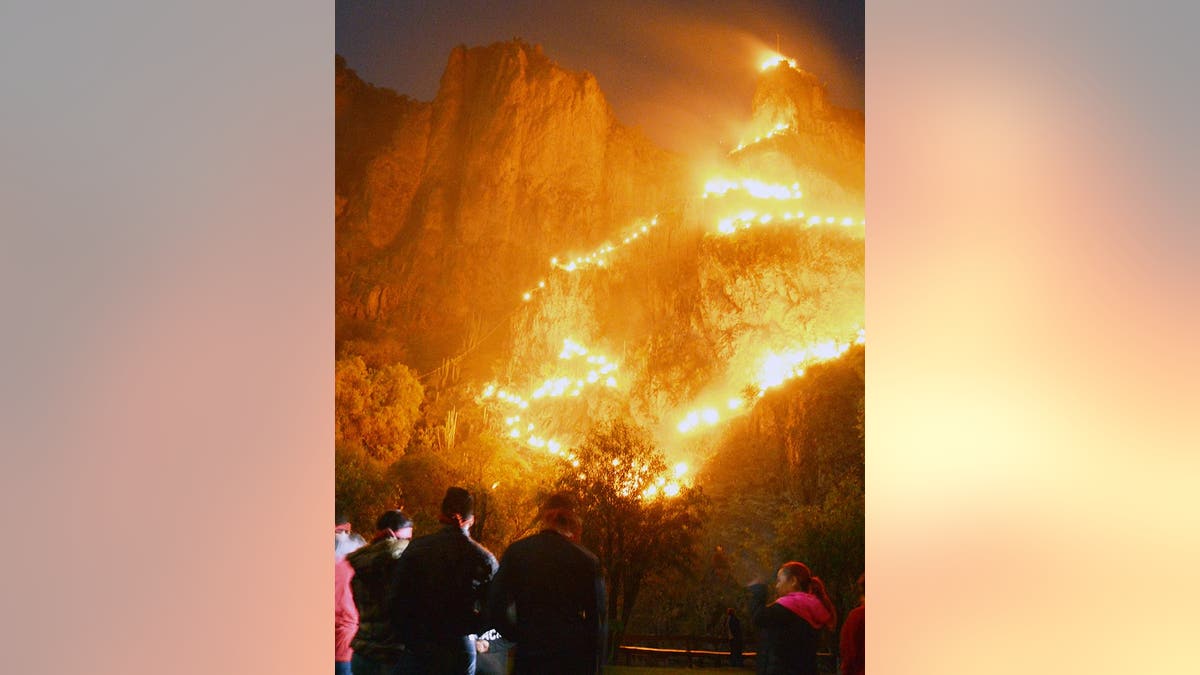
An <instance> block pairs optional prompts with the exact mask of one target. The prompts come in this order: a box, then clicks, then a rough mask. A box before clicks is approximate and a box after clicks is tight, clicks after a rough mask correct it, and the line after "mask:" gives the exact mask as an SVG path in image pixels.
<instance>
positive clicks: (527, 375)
mask: <svg viewBox="0 0 1200 675" xmlns="http://www.w3.org/2000/svg"><path fill="white" fill-rule="evenodd" d="M336 100H337V105H338V110H337V115H338V118H337V146H338V154H337V162H338V164H337V185H336V187H337V191H338V199H337V204H338V212H337V221H336V223H337V330H338V349H339V353H343V354H359V355H362V356H363V357H364V358H365V359H366V360H367V361H368V363H372V362H374V363H375V364H383V363H391V362H396V361H402V362H404V363H406V364H408V365H410V366H413V367H415V368H417V369H418V370H419V371H421V372H427V371H429V370H431V369H433V368H435V367H438V366H440V365H443V364H444V360H445V359H447V358H449V357H453V356H457V355H461V354H468V355H469V358H467V359H465V360H457V361H455V364H454V367H456V368H457V367H463V368H466V369H467V371H468V373H467V374H469V375H470V379H472V380H474V381H476V382H480V381H483V380H486V379H491V378H493V377H495V376H496V371H495V370H494V369H495V368H497V367H500V368H503V369H504V370H505V372H504V373H503V374H502V378H501V379H505V378H511V379H512V380H514V381H515V380H522V379H530V380H532V379H536V378H545V377H550V376H551V371H552V368H550V369H549V370H547V368H549V364H548V363H546V359H547V358H549V359H551V360H553V358H554V355H555V354H556V353H557V351H558V349H560V348H561V345H562V340H563V339H564V338H568V337H569V338H571V339H574V340H585V341H588V342H589V344H590V345H591V346H593V347H594V348H598V349H603V350H605V353H609V354H613V355H615V356H616V357H617V358H619V359H620V360H621V361H622V364H623V365H622V373H623V379H622V382H623V383H624V384H622V387H628V389H626V390H624V391H625V392H626V393H627V395H628V404H629V405H630V407H631V409H632V411H633V412H634V413H635V414H636V415H637V416H638V417H639V418H640V420H641V421H642V423H645V424H648V425H655V424H658V423H660V422H664V421H665V420H667V419H668V418H670V417H671V416H673V415H675V414H677V412H678V410H679V407H680V406H685V405H687V404H688V403H689V402H690V401H693V400H695V399H696V397H698V396H702V395H704V394H705V392H708V393H709V394H711V393H712V392H713V391H714V390H715V389H719V390H720V391H721V392H722V395H724V394H726V393H729V392H734V393H736V392H738V391H740V390H741V389H742V388H743V387H745V386H748V385H749V383H750V381H751V379H752V378H753V377H754V374H755V373H756V372H757V371H758V370H759V369H760V368H761V366H762V360H763V358H764V357H765V356H766V355H767V353H768V351H773V352H784V351H788V350H794V349H797V348H800V347H803V346H805V345H813V344H816V343H819V342H822V341H827V340H837V341H839V342H844V341H845V340H847V339H853V336H854V334H855V331H856V330H857V328H858V327H861V326H862V323H863V302H862V297H863V276H862V275H863V239H862V231H863V228H862V227H861V223H860V220H861V218H862V214H863V149H864V144H863V125H862V114H861V113H857V112H854V111H846V110H842V109H839V108H837V107H836V106H833V105H831V104H830V103H829V101H828V98H827V96H826V92H825V88H824V86H823V85H822V84H821V83H820V81H819V80H818V79H817V77H816V76H814V75H813V74H811V73H807V72H805V71H803V70H801V69H799V68H797V67H795V66H794V65H793V64H790V63H788V62H783V63H781V64H780V65H778V66H777V67H774V68H769V69H767V70H765V71H764V72H762V73H761V74H760V76H759V81H758V84H757V90H756V93H755V96H754V99H753V116H752V120H751V121H750V126H751V128H752V130H753V132H754V133H755V134H757V135H758V136H759V137H758V138H756V139H754V140H747V142H745V143H744V145H743V147H739V148H738V149H737V150H735V151H734V152H732V153H730V154H729V156H728V157H727V158H726V160H725V163H724V166H722V167H718V168H717V171H718V172H719V173H720V175H721V176H723V178H725V179H727V180H728V181H732V183H731V184H733V183H737V184H739V185H741V183H739V181H744V180H746V179H753V180H755V181H759V182H760V183H764V182H765V183H770V184H782V185H785V186H792V185H798V186H802V190H803V193H804V194H803V198H802V199H793V200H791V201H788V200H784V201H779V200H775V199H763V198H761V197H759V196H755V195H753V194H750V193H749V191H748V190H743V189H741V188H737V189H734V190H731V191H729V192H728V193H727V194H724V195H719V196H717V195H714V196H713V198H712V199H707V198H703V199H702V198H701V193H702V192H704V186H703V184H702V183H701V184H698V183H697V182H696V181H697V178H698V177H697V175H696V174H694V173H692V172H691V171H689V166H688V165H687V164H686V161H685V159H684V158H682V157H679V156H676V155H673V154H671V153H669V152H666V151H664V150H661V149H659V148H656V147H655V146H654V145H653V144H652V143H651V142H650V141H648V140H647V139H646V138H645V137H644V136H642V135H641V133H639V132H638V131H637V130H634V129H630V128H628V127H625V126H623V125H621V124H620V123H619V122H618V121H617V120H616V119H615V118H614V116H613V113H612V110H611V109H610V108H609V106H608V104H607V102H606V101H605V98H604V95H603V93H602V92H601V91H600V89H599V86H598V84H597V82H596V80H595V78H594V77H593V76H591V75H590V74H588V73H586V72H583V73H578V72H571V71H568V70H566V69H563V68H561V67H559V66H558V65H556V64H555V63H554V62H553V61H551V60H550V59H549V58H548V57H547V56H546V55H545V54H544V53H543V52H542V50H541V48H540V47H537V46H531V45H528V44H526V43H524V42H522V41H520V40H515V41H512V42H506V43H499V44H494V45H490V46H487V47H473V48H465V47H459V48H457V49H455V50H454V51H453V52H452V53H451V54H450V58H449V61H448V63H447V66H446V71H445V73H444V75H443V77H442V81H441V86H440V89H439V91H438V93H437V95H436V97H435V98H434V100H433V101H431V102H419V101H414V100H411V99H409V98H407V97H404V96H400V95H398V94H395V93H393V92H390V91H387V90H384V89H380V88H377V87H373V86H371V85H369V84H366V83H364V82H363V81H362V80H361V79H360V78H358V76H357V75H356V74H355V73H354V72H353V71H352V70H350V69H349V68H347V67H346V65H345V63H344V62H341V61H340V60H339V62H338V66H337V99H336ZM748 208H749V209H752V210H754V211H755V212H756V215H755V216H754V218H755V230H754V231H753V232H745V233H743V232H741V231H738V232H737V233H736V234H720V233H718V231H717V228H716V222H717V221H718V220H719V219H721V218H723V217H728V216H730V215H732V214H737V213H744V212H745V211H746V209H748ZM785 209H786V210H792V211H798V210H799V209H805V210H806V211H807V213H808V214H820V215H822V216H835V215H836V216H837V217H838V222H837V223H836V224H829V223H826V221H825V218H822V219H821V222H820V223H819V224H817V225H815V226H811V225H808V224H806V221H805V220H799V219H793V220H792V221H790V222H786V223H785V222H783V217H782V216H783V213H784V210H785ZM656 214H657V215H659V221H658V226H657V227H656V228H654V229H652V230H650V231H649V232H646V233H644V234H643V237H642V239H640V240H639V241H638V242H637V243H636V245H631V246H628V247H623V248H621V250H620V251H618V252H615V253H613V254H612V256H611V258H609V259H608V266H607V267H603V268H599V267H594V266H593V267H589V269H588V271H587V272H586V273H567V272H566V271H563V270H562V269H552V268H551V266H550V264H549V261H550V259H551V257H554V256H558V257H560V258H562V257H563V256H564V254H565V255H566V256H567V257H570V256H576V255H586V254H587V253H589V252H591V251H594V250H595V249H596V248H597V247H598V246H602V245H604V244H605V243H606V242H615V243H620V242H621V241H622V237H623V236H627V235H628V232H629V229H630V227H631V226H632V225H633V224H634V223H635V222H638V221H639V219H649V218H651V217H653V216H655V215H656ZM766 215H771V216H772V217H773V218H774V219H775V220H773V221H770V224H767V222H765V221H764V222H762V223H760V222H759V220H758V219H759V218H761V217H763V216H766ZM843 219H848V220H851V221H853V223H854V226H853V227H844V226H843V224H842V222H841V221H842V220H843ZM541 281H544V283H545V284H546V285H545V287H544V290H539V291H538V297H537V299H536V301H534V302H531V303H525V302H523V301H522V294H523V293H524V292H525V291H526V290H528V289H530V288H536V287H537V284H538V283H539V282H541ZM556 414H557V413H556ZM589 414H590V413H589ZM558 416H559V417H560V418H561V417H563V416H562V415H558ZM671 426H672V428H673V424H672V425H671Z"/></svg>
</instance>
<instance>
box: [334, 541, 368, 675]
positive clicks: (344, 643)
mask: <svg viewBox="0 0 1200 675" xmlns="http://www.w3.org/2000/svg"><path fill="white" fill-rule="evenodd" d="M365 543H366V542H364V541H363V538H362V537H360V536H358V535H357V534H352V533H351V532H350V523H349V522H348V521H346V520H345V519H344V518H338V519H337V522H335V523H334V528H333V672H334V675H350V658H351V657H352V656H353V655H354V652H353V650H351V649H350V641H351V640H353V639H354V634H355V633H356V632H358V608H357V607H355V606H354V596H353V594H351V592H350V579H351V578H353V577H354V568H353V567H351V566H350V563H348V562H346V556H347V555H349V554H350V553H352V552H353V551H355V550H357V549H358V548H359V547H361V546H362V545H363V544H365Z"/></svg>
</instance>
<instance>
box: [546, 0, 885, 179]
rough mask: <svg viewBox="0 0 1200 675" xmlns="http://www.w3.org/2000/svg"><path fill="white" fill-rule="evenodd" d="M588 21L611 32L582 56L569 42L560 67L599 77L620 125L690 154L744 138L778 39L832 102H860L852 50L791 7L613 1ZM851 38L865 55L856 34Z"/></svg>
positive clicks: (724, 148)
mask: <svg viewBox="0 0 1200 675" xmlns="http://www.w3.org/2000/svg"><path fill="white" fill-rule="evenodd" d="M593 21H594V23H595V24H597V25H598V26H600V29H599V30H600V32H601V34H609V35H610V36H612V37H610V39H608V40H598V43H595V44H591V45H586V46H584V47H583V49H584V50H585V51H583V52H582V53H576V52H575V50H573V49H570V48H568V49H567V50H565V51H564V56H563V58H562V59H561V60H562V62H563V65H566V66H569V67H572V68H575V67H579V68H584V69H587V70H590V71H591V72H592V73H593V74H595V75H596V78H597V80H598V81H599V83H600V88H601V90H602V91H604V92H605V95H606V96H607V97H608V100H609V103H610V104H611V105H612V107H613V110H614V112H615V114H616V116H617V119H618V120H619V121H620V122H622V123H623V124H626V125H629V126H635V127H639V128H641V129H642V130H643V131H644V132H645V133H646V135H647V136H649V137H650V138H651V140H653V141H654V142H656V143H657V144H659V145H661V146H663V147H666V148H668V149H670V150H673V151H675V152H678V153H681V154H684V155H687V156H689V157H691V158H693V159H697V158H699V159H703V158H705V157H711V156H713V155H716V154H724V153H726V152H728V151H729V150H731V149H732V147H733V146H735V145H736V144H737V142H738V140H739V138H740V137H741V136H743V135H744V132H745V129H746V126H747V123H748V121H749V118H750V112H751V110H750V104H751V100H752V98H753V95H754V89H755V86H756V82H757V78H758V74H759V72H760V67H761V65H762V62H763V61H764V60H766V59H767V58H769V57H770V56H771V55H774V54H776V53H777V52H776V47H775V43H776V36H778V39H779V47H780V51H781V52H782V53H783V54H784V55H785V56H787V57H788V58H792V59H795V60H796V63H797V65H798V66H799V67H800V68H803V69H805V70H808V71H810V72H812V73H814V74H816V75H817V76H818V77H819V78H820V79H821V80H822V81H824V82H825V83H826V84H827V86H828V87H829V94H830V99H831V101H832V102H833V103H835V104H836V105H840V106H842V107H850V108H861V107H862V102H863V81H864V78H863V73H862V72H861V69H857V70H856V68H855V64H854V63H853V57H846V56H842V55H841V54H840V53H839V50H838V49H837V48H836V46H835V45H834V44H833V43H832V42H831V41H830V40H829V39H828V38H826V37H825V34H826V30H825V29H823V28H822V27H820V26H819V25H818V23H817V22H816V21H815V20H814V19H813V18H810V17H808V16H805V15H804V14H803V12H800V11H797V9H796V8H795V7H791V6H781V5H775V4H772V3H756V4H754V5H753V6H751V5H749V4H741V3H695V2H688V3H683V2H666V3H662V2H660V3H654V5H653V6H647V5H646V4H645V3H640V2H633V1H632V0H618V1H616V2H613V3H609V4H606V5H605V7H604V9H603V11H602V12H601V11H597V12H596V13H595V15H594V16H593ZM617 36H619V37H617ZM856 40H857V47H858V54H859V55H860V57H861V44H862V36H861V34H859V35H857V36H856ZM618 45H619V48H614V47H617V46H618ZM547 49H548V53H549V54H550V55H551V56H552V57H555V54H556V53H557V52H556V51H555V50H554V49H551V48H550V47H549V45H548V46H547ZM843 51H844V50H843Z"/></svg>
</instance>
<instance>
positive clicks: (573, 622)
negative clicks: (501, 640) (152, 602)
mask: <svg viewBox="0 0 1200 675" xmlns="http://www.w3.org/2000/svg"><path fill="white" fill-rule="evenodd" d="M600 580H601V575H600V563H599V561H598V560H597V559H596V556H594V555H592V554H591V553H589V552H587V551H586V550H584V549H583V548H581V547H579V546H577V545H575V544H574V543H572V542H571V541H570V540H568V539H567V538H566V537H564V536H562V535H561V534H559V533H557V532H554V531H549V530H547V531H543V532H540V533H538V534H535V535H533V536H531V537H527V538H525V539H522V540H521V541H518V542H516V543H514V544H513V545H512V546H510V547H509V548H508V551H506V552H505V554H504V560H503V561H502V563H501V565H500V572H499V573H497V575H496V581H495V583H494V585H493V588H492V596H491V597H492V600H490V601H489V606H490V607H491V608H492V611H493V613H494V616H496V617H497V623H501V622H502V621H504V620H503V619H502V618H501V617H502V616H503V615H505V614H506V613H507V610H506V608H507V606H508V605H509V604H510V603H511V604H512V605H513V606H514V609H515V614H516V621H515V623H513V624H512V625H511V627H509V626H507V625H504V624H507V622H506V621H504V624H502V625H503V627H501V628H500V630H501V632H502V633H504V634H505V635H510V636H511V638H512V639H513V640H514V641H515V642H516V643H517V652H516V654H517V655H516V672H517V673H549V672H554V673H562V674H563V675H566V674H568V673H594V672H596V671H597V668H598V665H599V661H598V657H599V653H600V643H601V640H602V637H601V636H602V631H603V624H602V621H601V618H602V616H603V613H604V608H603V607H602V606H598V604H600V603H602V602H603V593H602V591H598V590H597V588H598V585H600V586H599V587H600V588H602V583H603V582H602V581H600Z"/></svg>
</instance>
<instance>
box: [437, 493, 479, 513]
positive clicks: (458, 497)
mask: <svg viewBox="0 0 1200 675" xmlns="http://www.w3.org/2000/svg"><path fill="white" fill-rule="evenodd" d="M455 514H458V515H460V516H462V517H463V518H464V519H465V518H470V517H471V516H473V515H475V498H474V497H472V496H471V493H470V492H467V491H466V490H465V489H463V488H460V487H450V488H446V496H445V497H443V498H442V515H445V516H452V515H455Z"/></svg>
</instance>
